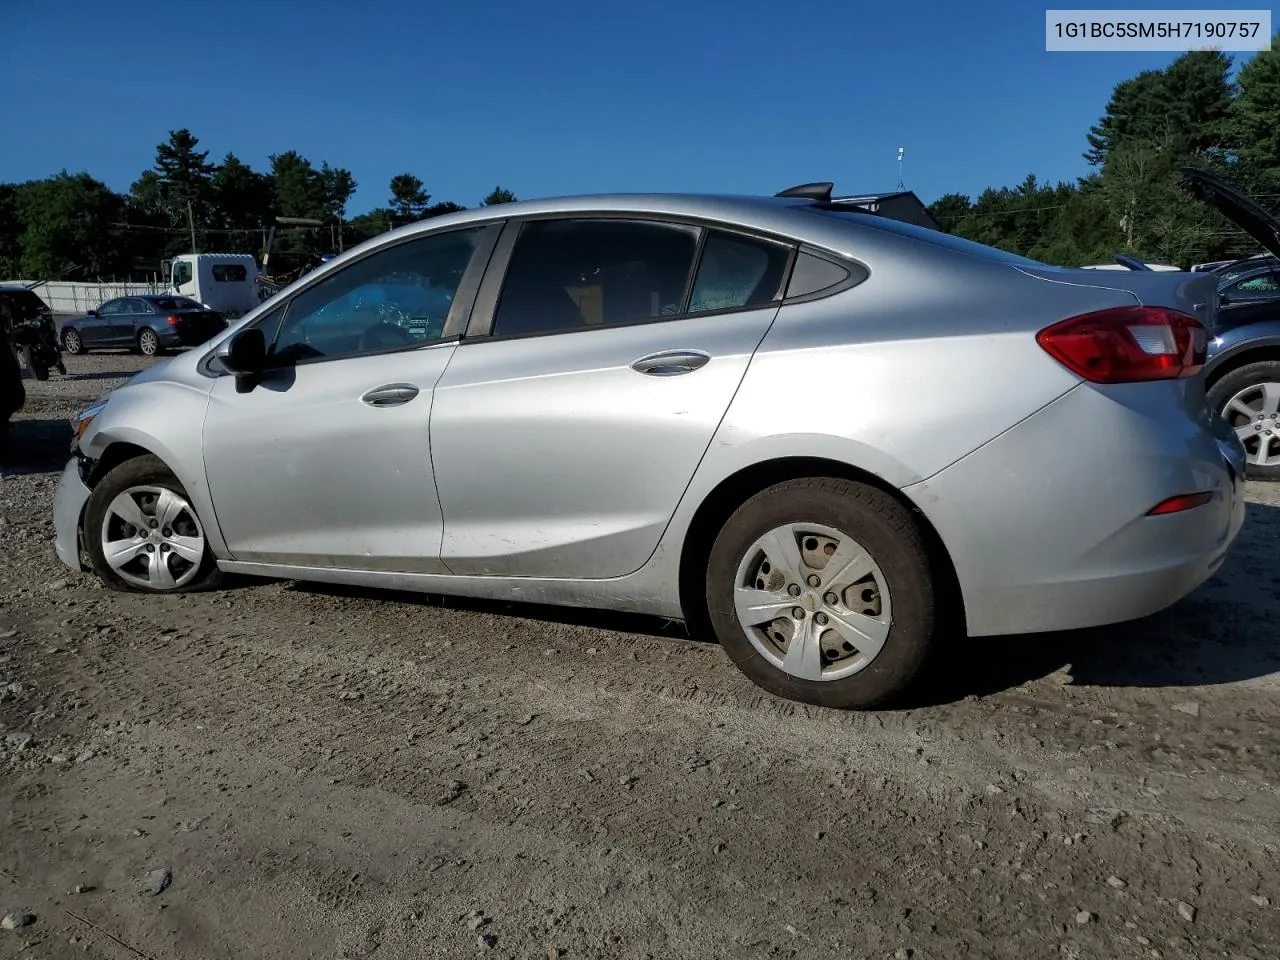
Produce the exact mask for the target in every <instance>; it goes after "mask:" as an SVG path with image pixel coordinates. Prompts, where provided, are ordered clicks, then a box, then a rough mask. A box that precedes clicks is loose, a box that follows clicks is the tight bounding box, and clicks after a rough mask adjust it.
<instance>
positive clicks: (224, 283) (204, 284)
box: [164, 253, 261, 319]
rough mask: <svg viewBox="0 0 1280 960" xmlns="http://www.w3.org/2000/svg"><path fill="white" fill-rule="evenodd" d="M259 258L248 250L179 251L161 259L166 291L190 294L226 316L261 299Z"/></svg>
mask: <svg viewBox="0 0 1280 960" xmlns="http://www.w3.org/2000/svg"><path fill="white" fill-rule="evenodd" d="M260 272H261V271H260V269H259V267H258V261H257V260H256V259H254V257H253V256H252V255H251V254H248V253H181V254H178V255H177V256H176V257H174V258H173V259H172V260H166V261H164V274H165V279H166V280H167V282H168V285H169V292H170V293H175V294H177V295H179V296H182V297H190V298H191V299H192V300H195V301H196V302H197V303H202V304H204V305H205V306H206V307H208V308H209V309H210V310H216V311H218V312H219V313H220V314H222V315H223V316H224V317H227V318H228V319H234V318H236V317H239V316H243V315H244V314H246V313H248V312H249V311H250V310H252V309H253V308H254V307H256V306H257V305H258V304H259V303H260V302H261V298H260V297H259V293H258V289H259V288H258V283H257V279H258V274H259V273H260Z"/></svg>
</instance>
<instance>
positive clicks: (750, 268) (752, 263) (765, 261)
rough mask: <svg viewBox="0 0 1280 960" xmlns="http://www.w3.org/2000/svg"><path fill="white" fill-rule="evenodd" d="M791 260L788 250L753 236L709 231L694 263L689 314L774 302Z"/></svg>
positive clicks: (780, 291)
mask: <svg viewBox="0 0 1280 960" xmlns="http://www.w3.org/2000/svg"><path fill="white" fill-rule="evenodd" d="M790 259H791V248H790V247H789V246H787V245H786V244H782V243H775V242H774V241H771V240H763V239H759V238H757V237H747V236H742V235H740V234H733V233H727V232H724V231H721V230H712V231H710V232H709V233H708V234H707V239H706V242H705V243H704V244H703V247H702V258H701V259H700V260H699V262H698V276H697V278H696V279H695V280H694V283H693V295H692V296H691V297H690V299H689V312H690V313H703V312H706V311H710V310H733V309H739V310H740V309H749V308H751V307H759V306H764V305H766V304H770V303H775V302H777V301H778V299H779V298H780V297H781V294H782V281H783V279H784V277H785V274H786V271H787V263H788V262H789V261H790Z"/></svg>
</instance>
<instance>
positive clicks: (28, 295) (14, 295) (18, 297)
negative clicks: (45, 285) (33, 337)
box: [0, 290, 49, 317]
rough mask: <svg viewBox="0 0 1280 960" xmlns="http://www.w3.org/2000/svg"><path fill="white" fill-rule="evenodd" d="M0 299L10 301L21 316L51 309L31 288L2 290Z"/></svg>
mask: <svg viewBox="0 0 1280 960" xmlns="http://www.w3.org/2000/svg"><path fill="white" fill-rule="evenodd" d="M0 299H3V300H6V301H8V303H9V304H10V306H11V308H12V309H13V310H14V311H16V312H17V314H18V316H20V317H29V316H33V315H34V314H37V313H43V312H45V311H47V310H48V309H49V308H48V307H47V306H45V303H44V301H43V300H41V299H40V298H39V297H38V296H36V295H35V294H34V293H32V292H31V291H30V290H0Z"/></svg>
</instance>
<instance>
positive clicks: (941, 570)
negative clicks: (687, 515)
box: [680, 457, 964, 637]
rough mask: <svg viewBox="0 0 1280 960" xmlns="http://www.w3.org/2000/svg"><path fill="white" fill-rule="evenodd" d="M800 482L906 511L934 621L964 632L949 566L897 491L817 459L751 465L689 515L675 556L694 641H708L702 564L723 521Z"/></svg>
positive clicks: (929, 528) (933, 534) (927, 526)
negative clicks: (917, 537) (764, 493)
mask: <svg viewBox="0 0 1280 960" xmlns="http://www.w3.org/2000/svg"><path fill="white" fill-rule="evenodd" d="M805 477H837V478H839V479H842V480H850V481H853V482H855V483H865V484H867V485H868V486H872V487H876V488H877V489H879V490H883V491H884V492H885V493H887V494H889V495H890V496H891V497H893V498H894V499H895V500H897V501H898V502H899V503H901V504H902V505H903V506H904V507H906V508H907V509H908V510H910V511H911V515H912V516H913V517H914V518H915V521H916V524H917V525H918V526H919V528H920V532H921V534H922V536H923V537H924V542H925V548H926V549H927V551H928V553H929V560H930V562H931V563H932V565H933V575H934V577H935V580H936V583H937V585H938V588H939V595H938V600H939V604H940V610H939V616H938V622H939V624H941V625H943V626H950V627H952V628H954V629H955V630H957V631H958V632H959V633H960V634H961V635H963V631H964V598H963V595H962V594H961V592H960V580H959V577H958V576H957V575H956V570H955V565H954V564H953V563H952V561H951V555H950V554H949V553H948V552H947V548H946V546H945V545H944V544H943V542H942V538H941V537H939V536H938V532H937V530H935V529H934V527H933V524H932V523H930V522H929V519H928V517H926V516H925V515H924V514H923V513H922V512H921V511H920V508H919V507H917V506H916V505H915V504H914V503H912V502H911V500H910V499H908V498H907V497H906V496H904V495H903V493H902V491H901V490H898V489H897V488H896V487H893V486H892V485H891V484H888V483H886V482H885V481H884V480H883V479H881V478H880V477H877V476H876V475H875V474H872V473H868V472H867V471H865V470H859V469H858V468H857V467H853V466H850V465H849V464H847V463H841V462H839V461H837V460H826V459H822V458H819V457H787V458H783V459H779V460H768V461H765V462H764V463H757V464H753V465H752V466H750V467H747V468H746V469H744V470H740V471H739V472H737V473H735V474H733V476H731V477H728V478H726V479H725V480H723V481H721V482H720V484H719V485H718V486H717V487H716V488H715V489H714V490H712V491H711V493H709V494H708V495H707V497H706V499H704V500H703V501H702V503H701V504H700V505H699V507H698V509H697V510H696V511H695V512H694V515H693V520H692V521H690V523H689V529H688V531H687V532H686V534H685V538H684V550H683V552H682V554H681V556H680V605H681V608H682V610H683V613H684V619H685V623H686V624H687V626H688V628H689V631H690V632H691V633H693V634H694V635H695V636H706V637H710V636H712V632H711V621H710V617H709V616H708V613H707V597H706V586H705V582H704V581H705V577H706V569H707V562H708V561H709V559H710V557H711V545H712V543H713V541H714V540H715V537H716V534H717V533H718V532H719V531H720V528H721V527H722V526H724V524H725V521H727V520H728V519H729V517H730V516H731V515H732V514H733V511H735V510H737V509H738V507H740V506H741V505H742V504H743V503H745V502H746V501H747V500H749V499H750V498H751V497H753V496H755V495H756V494H757V493H759V492H760V491H761V490H764V489H766V488H767V487H771V486H773V485H774V484H776V483H783V482H784V481H787V480H799V479H802V478H805Z"/></svg>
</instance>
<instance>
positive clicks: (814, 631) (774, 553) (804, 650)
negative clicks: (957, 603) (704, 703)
mask: <svg viewBox="0 0 1280 960" xmlns="http://www.w3.org/2000/svg"><path fill="white" fill-rule="evenodd" d="M930 574H931V570H930V563H929V559H928V556H927V554H926V551H925V545H924V541H923V539H922V537H921V535H920V530H919V528H918V527H917V526H916V523H915V521H914V520H913V518H912V516H911V514H910V512H909V511H908V510H907V509H906V508H905V507H904V506H902V505H901V504H900V503H898V501H896V500H895V499H894V498H893V497H891V496H889V495H888V494H886V493H884V492H882V491H880V490H877V489H875V488H874V487H869V486H867V485H865V484H860V483H853V482H850V481H847V480H839V479H834V478H812V479H801V480H791V481H787V482H785V483H780V484H777V485H776V486H773V487H770V488H768V489H766V490H764V491H762V492H760V493H758V494H756V495H755V496H754V497H752V498H751V499H750V500H748V501H747V502H746V503H744V504H743V505H742V506H741V507H739V508H738V509H737V510H736V511H735V512H734V513H733V515H732V516H731V517H730V518H729V520H728V521H727V522H726V523H725V525H724V526H723V527H722V528H721V530H720V533H719V535H718V536H717V537H716V540H715V543H714V545H713V546H712V548H711V558H710V562H709V564H708V569H707V583H706V589H707V608H708V613H709V614H710V619H711V623H712V625H713V627H714V629H715V633H716V636H717V637H718V638H719V640H720V643H721V644H722V645H723V646H724V648H725V650H726V651H727V652H728V654H729V656H730V658H731V659H732V660H733V661H734V663H735V664H736V665H737V666H738V667H739V669H741V670H742V671H743V672H744V673H745V674H746V675H747V676H748V677H749V678H750V679H751V680H753V681H754V682H755V683H756V684H758V685H759V686H761V687H763V688H764V689H766V690H768V691H770V692H771V693H774V694H776V695H778V696H781V697H786V698H787V699H790V700H799V701H802V702H805V703H812V704H817V705H819V706H825V707H838V708H843V709H865V708H868V707H873V706H877V705H879V704H882V703H884V702H886V701H887V700H889V699H890V698H892V697H893V696H894V695H896V694H898V693H900V692H901V691H902V690H903V689H905V688H906V687H907V686H908V685H909V684H910V683H911V681H912V680H913V679H915V677H916V676H917V675H918V674H919V673H920V670H921V669H922V668H923V666H924V664H925V662H926V659H927V656H928V653H929V651H930V649H931V648H932V646H933V641H934V634H935V621H934V607H935V591H934V585H933V582H932V579H931V575H930Z"/></svg>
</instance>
